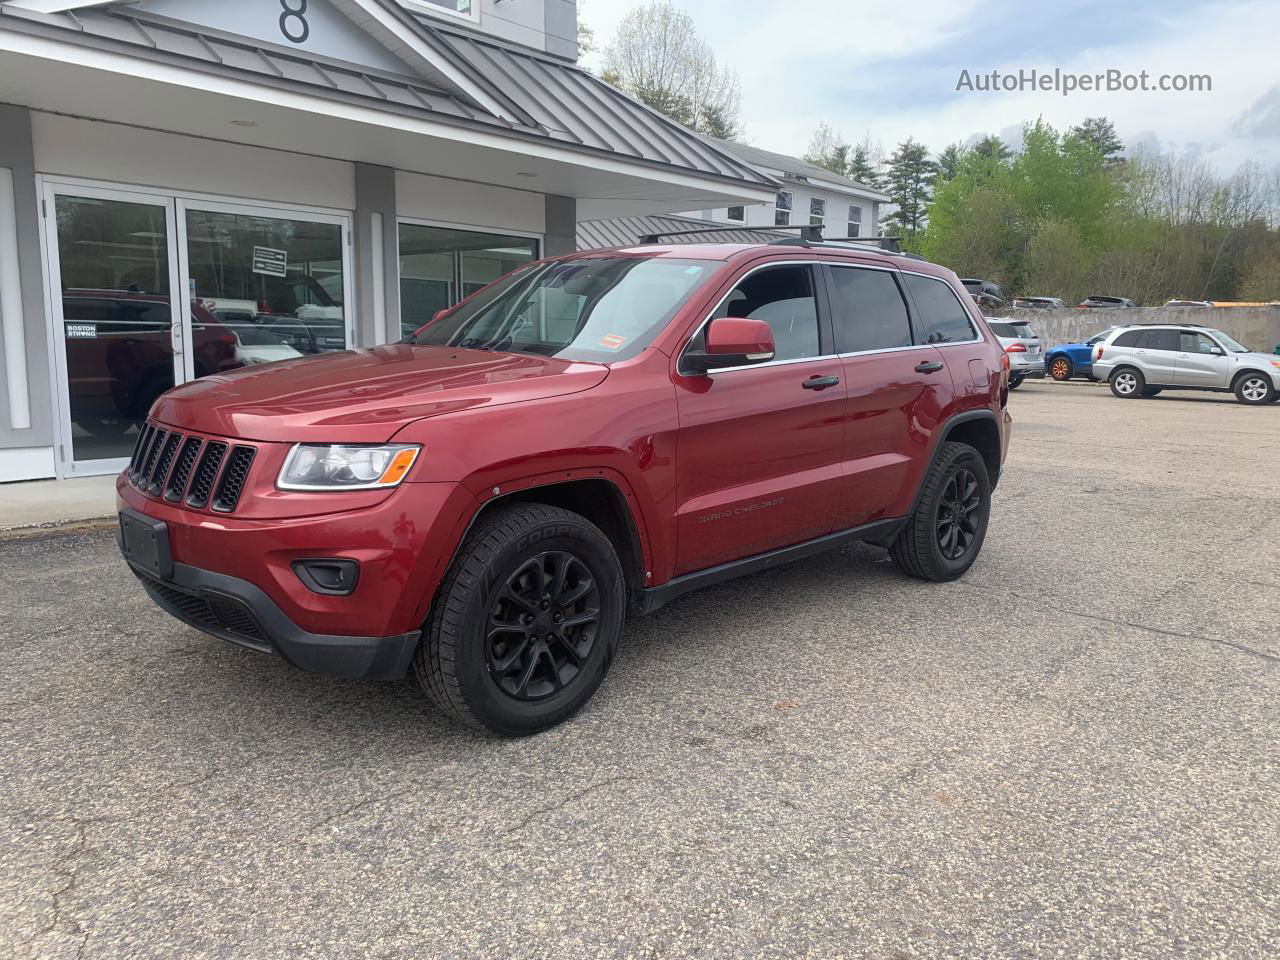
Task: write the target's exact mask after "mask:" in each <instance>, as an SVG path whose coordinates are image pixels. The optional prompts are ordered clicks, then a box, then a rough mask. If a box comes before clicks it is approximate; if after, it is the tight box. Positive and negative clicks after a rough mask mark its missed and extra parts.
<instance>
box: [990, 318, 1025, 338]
mask: <svg viewBox="0 0 1280 960" xmlns="http://www.w3.org/2000/svg"><path fill="white" fill-rule="evenodd" d="M987 326H988V327H990V328H991V332H992V333H994V334H995V335H996V336H997V337H1016V336H1017V335H1018V331H1016V330H1014V329H1013V324H1012V323H994V322H992V321H990V320H988V321H987Z"/></svg>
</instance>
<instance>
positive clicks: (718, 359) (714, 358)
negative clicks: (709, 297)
mask: <svg viewBox="0 0 1280 960" xmlns="http://www.w3.org/2000/svg"><path fill="white" fill-rule="evenodd" d="M706 340H707V346H706V350H705V351H704V352H702V353H690V354H688V355H687V356H686V359H687V360H688V365H689V366H690V367H692V368H693V369H695V370H697V371H698V372H700V373H706V372H707V371H708V370H719V369H721V368H723V367H742V366H747V365H748V364H752V363H764V362H766V361H768V360H772V359H773V352H774V345H773V330H772V329H771V328H770V327H769V325H768V324H767V323H765V322H764V321H763V320H750V319H747V318H746V317H716V318H715V319H714V320H712V321H711V322H710V323H709V324H707V334H706Z"/></svg>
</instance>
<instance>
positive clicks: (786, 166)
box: [703, 137, 889, 202]
mask: <svg viewBox="0 0 1280 960" xmlns="http://www.w3.org/2000/svg"><path fill="white" fill-rule="evenodd" d="M703 139H704V140H707V141H710V142H711V143H713V144H715V145H716V146H718V147H720V148H721V149H722V150H727V151H729V152H730V153H732V154H734V155H736V156H738V157H740V158H741V159H743V160H745V161H746V162H747V163H750V164H751V165H753V166H755V167H757V168H759V167H764V168H765V169H767V170H780V171H782V173H783V174H784V175H786V176H787V177H789V178H800V179H805V180H818V181H821V182H822V183H829V184H833V185H835V186H839V187H845V188H846V189H849V190H859V191H861V192H862V193H866V194H868V195H870V196H872V197H873V198H875V199H877V200H881V201H886V202H887V201H888V199H889V197H888V196H887V195H886V194H885V193H883V192H881V191H880V190H878V189H876V188H875V187H870V186H867V185H866V184H865V183H859V182H858V181H857V180H850V179H849V178H848V177H842V176H841V175H840V174H838V173H832V172H831V171H830V170H827V169H826V168H824V167H819V166H817V165H816V164H812V163H810V162H809V161H807V160H801V159H800V158H799V157H790V156H787V155H786V154H785V153H774V152H773V151H772V150H763V149H761V148H760V147H753V146H750V145H748V144H745V143H736V142H734V141H732V140H717V139H716V138H714V137H703Z"/></svg>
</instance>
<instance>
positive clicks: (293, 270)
mask: <svg viewBox="0 0 1280 960" xmlns="http://www.w3.org/2000/svg"><path fill="white" fill-rule="evenodd" d="M187 248H188V251H189V254H188V256H189V259H190V265H191V280H190V283H191V290H190V294H191V297H192V323H193V334H194V336H195V339H196V341H197V342H199V339H200V335H201V330H202V328H204V327H206V326H209V325H210V324H216V325H217V328H218V329H219V330H223V331H227V332H229V333H230V335H231V336H232V337H233V338H234V340H235V345H234V349H233V361H232V366H237V367H239V366H246V365H250V364H260V363H271V362H273V361H276V360H287V359H290V358H295V357H299V356H303V355H306V354H313V353H325V352H328V351H332V350H345V349H346V347H347V324H346V313H345V308H344V303H345V300H346V296H345V291H344V290H343V280H342V227H341V226H340V225H339V224H336V223H316V222H314V221H309V220H292V219H281V218H275V217H260V216H247V215H244V214H236V213H219V212H213V211H208V210H190V211H188V213H187ZM208 372H211V371H209V370H200V369H197V370H196V374H197V376H202V375H204V374H205V373H208Z"/></svg>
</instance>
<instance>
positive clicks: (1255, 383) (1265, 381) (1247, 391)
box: [1235, 373, 1277, 406]
mask: <svg viewBox="0 0 1280 960" xmlns="http://www.w3.org/2000/svg"><path fill="white" fill-rule="evenodd" d="M1235 394H1236V399H1237V400H1239V401H1240V402H1241V403H1245V404H1248V405H1249V406H1256V405H1258V404H1260V403H1271V401H1273V400H1275V399H1276V397H1277V393H1276V388H1275V387H1274V386H1272V385H1271V378H1270V377H1268V376H1267V375H1266V374H1262V373H1246V374H1242V375H1241V376H1240V377H1239V378H1237V379H1236V386H1235Z"/></svg>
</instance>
